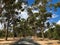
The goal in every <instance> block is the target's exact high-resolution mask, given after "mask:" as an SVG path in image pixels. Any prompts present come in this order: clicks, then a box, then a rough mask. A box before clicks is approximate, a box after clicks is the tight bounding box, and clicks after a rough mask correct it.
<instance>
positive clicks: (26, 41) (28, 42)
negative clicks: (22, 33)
mask: <svg viewBox="0 0 60 45" xmlns="http://www.w3.org/2000/svg"><path fill="white" fill-rule="evenodd" d="M13 45H40V44H37V43H36V42H34V41H33V40H32V38H31V37H25V38H23V39H20V40H19V41H17V42H16V43H15V44H13Z"/></svg>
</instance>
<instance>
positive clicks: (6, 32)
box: [5, 21, 9, 40]
mask: <svg viewBox="0 0 60 45" xmlns="http://www.w3.org/2000/svg"><path fill="white" fill-rule="evenodd" d="M8 29H9V21H8V23H7V29H6V36H5V37H6V38H5V40H7V39H8Z"/></svg>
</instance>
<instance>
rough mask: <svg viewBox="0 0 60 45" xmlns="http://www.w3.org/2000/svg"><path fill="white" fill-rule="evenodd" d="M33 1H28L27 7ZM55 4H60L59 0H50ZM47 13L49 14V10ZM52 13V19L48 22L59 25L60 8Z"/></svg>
mask: <svg viewBox="0 0 60 45" xmlns="http://www.w3.org/2000/svg"><path fill="white" fill-rule="evenodd" d="M33 2H34V0H28V3H29V5H31V4H33ZM57 2H60V0H52V3H53V4H55V3H57ZM47 11H49V12H50V10H49V9H47ZM51 12H52V15H53V16H52V18H51V19H50V20H49V22H55V23H60V8H57V11H56V12H55V11H54V10H52V11H51Z"/></svg>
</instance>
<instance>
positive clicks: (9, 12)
mask: <svg viewBox="0 0 60 45" xmlns="http://www.w3.org/2000/svg"><path fill="white" fill-rule="evenodd" d="M22 2H25V3H26V1H24V0H0V5H1V6H0V7H1V8H0V10H1V11H0V16H1V17H3V18H4V17H5V18H6V19H4V20H5V22H6V25H5V28H6V27H7V29H6V40H7V37H8V30H9V27H10V26H11V25H13V33H14V34H15V31H14V30H15V26H16V22H17V19H18V14H19V13H20V12H18V11H20V10H22V6H21V4H22ZM3 18H2V19H3ZM4 20H2V21H4Z"/></svg>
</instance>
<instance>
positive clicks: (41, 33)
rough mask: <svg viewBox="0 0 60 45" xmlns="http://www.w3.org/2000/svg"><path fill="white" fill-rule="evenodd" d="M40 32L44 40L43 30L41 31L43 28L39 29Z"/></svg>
mask: <svg viewBox="0 0 60 45" xmlns="http://www.w3.org/2000/svg"><path fill="white" fill-rule="evenodd" d="M41 34H42V38H43V40H44V31H43V28H42V29H41Z"/></svg>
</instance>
